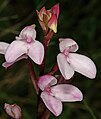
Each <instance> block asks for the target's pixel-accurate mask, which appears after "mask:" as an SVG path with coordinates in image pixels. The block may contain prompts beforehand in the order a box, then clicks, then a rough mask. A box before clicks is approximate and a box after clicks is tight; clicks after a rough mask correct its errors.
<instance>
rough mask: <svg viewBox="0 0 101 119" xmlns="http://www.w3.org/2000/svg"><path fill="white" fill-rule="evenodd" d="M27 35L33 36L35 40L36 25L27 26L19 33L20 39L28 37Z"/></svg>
mask: <svg viewBox="0 0 101 119" xmlns="http://www.w3.org/2000/svg"><path fill="white" fill-rule="evenodd" d="M26 37H31V38H32V39H33V40H35V38H36V30H35V28H34V25H31V26H26V27H25V28H24V29H23V30H22V31H21V32H20V35H19V39H21V38H22V39H26Z"/></svg>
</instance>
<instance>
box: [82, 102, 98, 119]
mask: <svg viewBox="0 0 101 119" xmlns="http://www.w3.org/2000/svg"><path fill="white" fill-rule="evenodd" d="M83 103H84V105H85V107H86V108H87V110H88V112H89V113H90V114H91V116H92V118H93V119H97V118H96V116H95V115H94V112H93V111H92V109H91V108H90V107H89V105H88V104H87V102H86V101H85V100H83Z"/></svg>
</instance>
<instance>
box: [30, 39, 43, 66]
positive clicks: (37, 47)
mask: <svg viewBox="0 0 101 119" xmlns="http://www.w3.org/2000/svg"><path fill="white" fill-rule="evenodd" d="M28 56H29V57H30V58H31V59H32V60H33V61H34V62H35V63H36V64H41V63H42V61H43V58H44V47H43V45H42V43H40V42H39V41H35V42H32V43H31V44H30V48H29V52H28Z"/></svg>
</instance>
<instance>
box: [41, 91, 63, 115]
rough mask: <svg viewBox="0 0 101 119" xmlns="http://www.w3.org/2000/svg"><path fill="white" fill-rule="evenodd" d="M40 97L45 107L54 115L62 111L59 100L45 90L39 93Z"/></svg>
mask: <svg viewBox="0 0 101 119" xmlns="http://www.w3.org/2000/svg"><path fill="white" fill-rule="evenodd" d="M41 98H42V100H43V102H44V103H45V105H46V107H47V108H48V109H49V110H50V111H51V112H52V113H53V114H54V115H55V116H59V115H60V114H61V112H62V103H61V101H60V100H58V99H56V98H55V97H52V96H51V95H49V94H48V93H46V92H42V93H41Z"/></svg>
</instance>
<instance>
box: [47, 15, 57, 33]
mask: <svg viewBox="0 0 101 119" xmlns="http://www.w3.org/2000/svg"><path fill="white" fill-rule="evenodd" d="M48 27H49V28H50V29H51V30H53V31H54V33H56V32H57V17H56V15H55V14H53V15H52V17H51V18H50V20H49V22H48Z"/></svg>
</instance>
